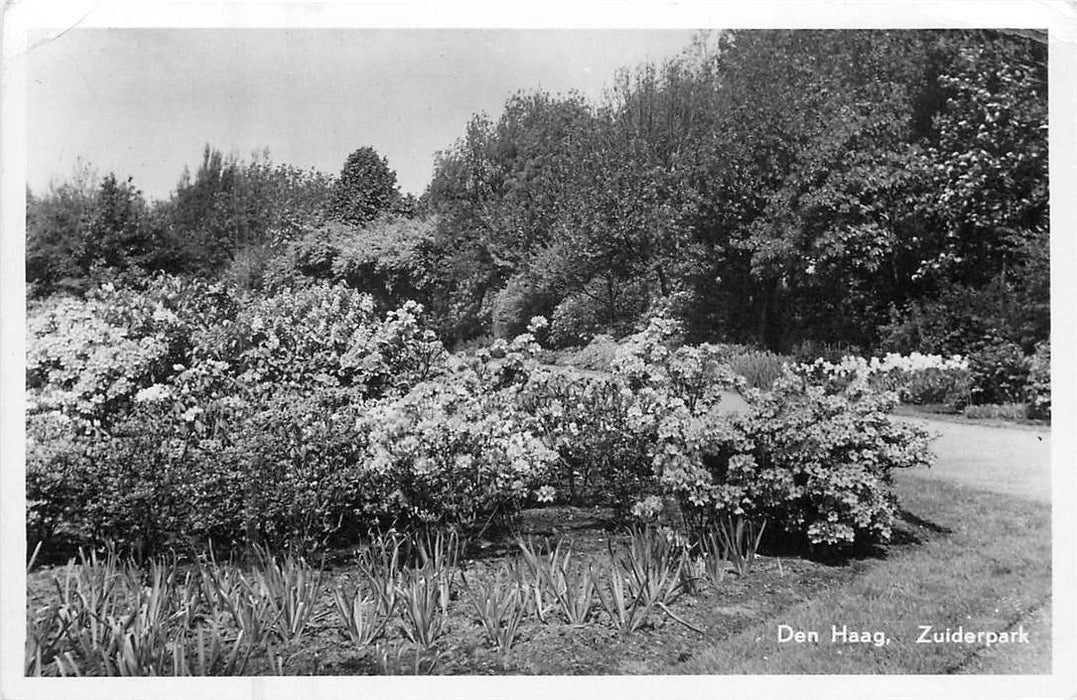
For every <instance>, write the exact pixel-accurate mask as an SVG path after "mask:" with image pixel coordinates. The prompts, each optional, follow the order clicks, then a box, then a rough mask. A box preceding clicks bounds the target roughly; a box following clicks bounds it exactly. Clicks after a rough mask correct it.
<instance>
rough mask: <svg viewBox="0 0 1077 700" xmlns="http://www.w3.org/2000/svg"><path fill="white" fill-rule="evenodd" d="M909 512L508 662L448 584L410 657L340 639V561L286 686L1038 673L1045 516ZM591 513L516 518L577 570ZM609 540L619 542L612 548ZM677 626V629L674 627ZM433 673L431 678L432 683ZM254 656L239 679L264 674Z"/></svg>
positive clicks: (922, 484) (936, 498)
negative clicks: (863, 548)
mask: <svg viewBox="0 0 1077 700" xmlns="http://www.w3.org/2000/svg"><path fill="white" fill-rule="evenodd" d="M899 477H900V481H899V484H898V487H899V492H900V494H901V496H902V500H903V505H904V507H905V515H904V518H903V521H902V522H901V523H900V526H899V527H898V529H897V531H896V533H895V541H894V543H893V544H891V545H889V546H887V547H885V548H881V549H880V550H879V551H878V552H876V553H875V554H874V555H872V556H870V557H865V558H860V559H852V560H846V561H841V562H819V561H811V560H807V559H803V558H784V557H783V558H776V557H764V558H762V559H760V560H758V561H757V562H756V567H755V569H753V570H752V571H751V572H750V573H749V574H748V575H747V576H746V577H744V578H738V577H737V576H736V575H734V574H732V573H730V574H728V575H727V576H726V577H725V579H724V580H723V581H722V582H720V583H719V584H718V585H717V586H713V587H708V588H706V589H704V590H703V591H702V592H700V593H699V594H698V595H694V596H688V595H682V596H680V597H679V598H677V599H676V600H675V601H673V602H672V603H671V604H670V605H669V607H668V610H669V612H668V613H667V612H665V611H660V610H658V609H654V610H652V611H651V614H650V617H649V618H648V623H647V624H645V625H644V626H643V627H642V628H641V629H639V630H637V631H635V632H633V633H629V634H623V635H622V634H621V633H619V632H618V631H617V630H616V629H615V628H614V626H613V625H612V624H611V623H610V620H609V619H608V617H607V616H606V614H605V613H604V612H599V610H600V608H599V606H598V605H597V601H595V605H594V608H593V612H592V614H591V617H590V619H589V620H588V621H587V622H586V623H585V624H581V625H576V626H574V625H569V624H567V623H566V622H564V621H563V620H558V619H556V618H557V616H556V615H551V616H550V617H551V621H550V622H547V623H543V622H541V621H539V620H538V619H534V618H528V619H525V620H524V621H523V623H522V624H521V626H520V633H519V638H518V640H517V641H516V643H515V644H514V645H513V647H512V648H511V649H510V650H509V651H508V652H506V653H502V652H499V651H495V650H494V649H493V648H491V645H490V643H489V642H488V641H486V639H485V637H484V634H483V628H482V626H481V625H480V624H479V622H478V621H477V618H476V615H475V613H474V611H473V609H472V608H471V606H470V604H469V602H468V599H467V596H466V594H465V592H464V590H463V586H462V580H463V579H462V578H460V577H458V578H457V579H456V585H455V588H454V595H453V600H452V602H451V604H450V606H449V614H448V617H447V619H446V621H445V625H444V633H443V634H441V636H440V637H439V638H438V639H437V641H436V642H435V644H434V646H433V650H432V651H430V652H424V653H422V654H419V653H417V652H416V651H415V650H414V648H413V647H412V646H411V644H410V643H409V642H407V641H406V640H405V639H404V638H403V636H402V634H401V632H400V630H399V629H398V624H394V625H390V631H389V633H388V635H387V638H386V639H383V640H382V641H381V643H380V645H381V648H380V649H379V648H378V646H377V645H368V646H364V647H356V646H354V645H353V644H352V643H351V642H349V641H347V640H346V639H345V637H344V635H343V634H342V630H341V623H340V621H339V619H338V618H337V617H336V614H335V612H334V611H333V610H332V601H331V596H330V590H331V589H332V588H333V587H335V586H336V585H337V584H340V583H344V582H347V581H354V580H356V579H357V572H356V571H355V569H354V567H351V566H349V565H348V564H347V558H346V557H345V558H344V559H343V560H341V561H340V562H339V563H337V564H335V565H332V566H331V567H330V568H329V570H328V571H327V574H328V576H327V579H326V583H325V584H324V585H323V590H322V595H321V598H320V600H319V603H318V605H317V606H316V609H317V613H316V615H315V618H314V620H313V621H312V624H311V626H310V627H309V629H308V631H307V632H305V633H304V635H303V637H302V638H300V639H298V640H296V641H295V642H293V643H292V644H291V645H290V647H288V649H287V650H286V652H287V653H286V654H285V658H286V663H285V673H288V674H297V675H305V674H333V675H352V674H369V673H385V672H392V673H413V672H415V671H416V663H418V670H419V671H420V672H428V671H432V672H434V673H447V674H668V673H691V674H788V673H795V674H803V673H808V674H810V673H846V674H875V673H886V674H939V673H963V672H965V673H1049V672H1050V649H1051V629H1050V614H1049V611H1050V596H1051V576H1050V574H1051V558H1050V557H1051V541H1050V540H1051V535H1050V507H1049V506H1048V505H1046V504H1043V503H1037V502H1033V501H1026V500H1022V499H1017V498H1012V497H1005V496H1000V495H997V494H991V493H986V492H983V491H977V490H972V489H969V488H967V487H962V486H957V485H951V484H947V483H944V482H938V481H930V480H927V479H923V478H919V477H917V476H915V475H908V474H901V475H899ZM603 515H604V513H603V512H602V511H600V510H596V509H575V508H567V507H562V508H547V509H542V510H538V511H531V512H529V513H527V514H526V518H525V520H524V527H525V528H526V529H527V530H529V531H531V532H532V533H533V534H535V535H538V536H542V535H553V536H562V535H564V536H566V537H568V538H570V540H571V541H572V544H573V549H574V551H576V552H577V553H578V555H579V559H581V560H592V561H597V562H601V560H602V559H604V558H605V557H606V551H607V538H609V537H611V534H610V531H609V530H608V529H607V527H608V522H607V521H605V520H604V519H603V517H602V516H603ZM612 536H613V537H615V538H616V537H617V536H615V535H612ZM469 556H471V558H470V559H468V560H466V561H464V562H462V565H463V569H464V576H465V577H466V578H467V579H468V580H470V581H472V582H475V581H479V580H482V579H484V578H486V577H488V576H489V575H490V572H491V571H492V570H493V569H494V567H496V566H498V565H500V564H501V563H502V562H503V561H505V560H506V559H509V558H514V557H515V556H516V552H515V551H514V548H513V547H512V546H510V545H509V544H507V543H493V542H491V543H486V546H485V547H483V546H477V547H473V548H472V552H471V554H470V555H469ZM48 573H49V569H41V570H39V571H37V572H34V573H33V574H32V575H31V576H30V581H29V583H30V595H31V600H32V602H33V604H39V603H40V602H41V601H42V600H44V599H45V598H47V597H48V596H49V588H48V585H46V584H47V581H46V579H47V578H48ZM675 618H676V619H675ZM779 625H788V626H789V627H790V628H791V629H794V630H801V631H805V632H806V631H816V632H817V633H818V635H819V639H820V641H819V642H818V643H793V642H789V643H779V641H778V631H779ZM832 625H837V626H838V628H839V629H840V628H842V627H843V626H846V628H847V629H848V630H849V631H855V632H857V633H863V632H867V633H875V632H881V633H883V634H884V635H885V636H886V637H887V638H888V639H889V643H888V644H884V645H882V646H875V645H874V644H872V643H832V641H831V632H832V629H831V628H832ZM920 625H932V626H933V627H934V628H935V629H936V630H940V631H941V630H944V629H945V628H947V627H949V628H951V629H956V628H957V627H958V626H961V627H962V628H963V630H964V631H973V632H979V631H984V632H988V631H994V632H1003V631H1017V630H1020V629H1022V627H1023V629H1024V630H1025V631H1027V633H1028V636H1029V644H1027V645H1026V644H1007V645H996V646H994V647H992V648H991V649H989V650H988V649H985V648H984V645H983V644H945V643H944V644H916V643H914V642H915V640H916V638H917V636H918V634H919V626H920ZM431 666H432V668H431ZM268 672H269V667H268V663H266V661H265V659H264V658H260V657H259V656H258V654H255V656H254V657H253V658H252V660H251V663H250V665H249V666H248V668H247V670H246V673H247V674H260V673H268Z"/></svg>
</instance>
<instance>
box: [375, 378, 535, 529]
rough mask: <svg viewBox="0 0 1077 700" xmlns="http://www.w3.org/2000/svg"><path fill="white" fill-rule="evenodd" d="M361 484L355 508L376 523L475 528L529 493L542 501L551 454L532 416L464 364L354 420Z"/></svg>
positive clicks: (513, 509)
mask: <svg viewBox="0 0 1077 700" xmlns="http://www.w3.org/2000/svg"><path fill="white" fill-rule="evenodd" d="M356 431H357V433H358V434H359V435H360V436H361V439H362V442H363V443H364V444H365V448H364V452H363V454H362V455H361V456H360V460H361V462H362V464H363V472H364V474H365V477H366V483H367V484H368V485H369V487H368V489H363V490H361V491H360V494H359V495H360V496H361V497H362V499H363V503H362V504H361V506H360V508H361V510H362V512H363V513H364V515H365V516H366V517H368V518H369V519H372V520H375V521H378V522H380V523H381V524H383V525H384V524H393V525H399V524H401V523H404V524H415V523H418V524H424V525H426V524H434V523H437V524H449V523H451V524H456V525H459V526H461V527H462V528H464V529H465V530H472V531H476V530H477V531H483V530H485V529H486V528H487V527H489V526H490V525H491V524H496V523H497V522H498V521H503V520H506V519H510V518H512V517H513V516H514V515H515V514H516V513H517V512H518V510H519V509H520V507H522V506H523V504H524V503H526V502H528V501H529V500H532V499H538V498H541V499H542V500H550V499H552V497H553V495H554V494H553V490H552V487H551V485H550V483H549V479H550V477H551V475H552V465H553V462H554V460H555V459H556V455H555V454H554V453H553V452H552V451H551V450H550V449H549V448H548V447H547V446H546V445H545V443H544V442H543V441H542V440H541V439H540V437H539V435H538V432H537V426H536V425H535V420H534V419H533V418H532V417H531V416H528V415H526V414H524V413H522V412H520V411H518V410H517V409H516V408H515V406H514V405H513V403H512V401H511V399H510V398H509V397H508V396H507V395H505V394H503V393H496V392H495V393H487V392H485V391H484V390H483V385H482V383H481V382H480V381H479V380H478V378H477V377H476V376H475V375H474V374H472V373H471V372H469V371H468V370H466V369H462V370H461V371H460V372H459V373H457V374H456V375H454V376H452V377H451V378H449V379H447V380H445V381H435V382H425V383H421V384H418V385H416V386H415V387H414V388H413V389H412V390H411V391H410V392H408V393H407V394H405V395H404V396H402V397H400V398H396V399H387V400H383V401H379V402H376V403H374V404H372V405H370V406H369V408H368V410H366V411H365V412H364V413H363V414H362V415H361V416H359V417H358V418H357V420H356Z"/></svg>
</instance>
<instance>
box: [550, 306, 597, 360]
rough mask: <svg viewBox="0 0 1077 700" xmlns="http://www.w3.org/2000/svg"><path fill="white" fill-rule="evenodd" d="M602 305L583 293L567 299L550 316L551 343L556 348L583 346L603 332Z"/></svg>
mask: <svg viewBox="0 0 1077 700" xmlns="http://www.w3.org/2000/svg"><path fill="white" fill-rule="evenodd" d="M603 313H604V312H603V308H602V305H601V304H599V303H598V302H597V301H595V300H594V299H593V298H591V296H589V295H587V294H583V293H577V294H572V295H569V296H568V297H566V298H565V299H563V300H562V301H561V303H559V304H558V305H557V306H556V308H554V310H553V313H552V314H551V316H550V343H551V344H552V345H553V346H554V347H564V346H566V345H582V344H584V343H587V342H590V340H591V338H593V337H594V336H595V335H596V334H598V333H600V332H602V330H603V329H602V320H603Z"/></svg>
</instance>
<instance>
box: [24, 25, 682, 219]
mask: <svg viewBox="0 0 1077 700" xmlns="http://www.w3.org/2000/svg"><path fill="white" fill-rule="evenodd" d="M692 34H693V32H692V31H690V30H536V29H529V30H474V29H471V30H467V29H457V30H445V29H302V30H297V29H290V30H289V29H73V30H71V31H69V32H67V33H65V34H63V35H61V36H59V37H58V38H55V39H52V40H50V41H44V42H41V43H40V44H38V45H37V46H35V47H34V48H33V49H31V52H30V54H29V61H28V71H27V93H26V94H27V110H28V112H27V130H28V133H27V142H28V143H27V145H28V149H29V150H28V161H27V168H28V173H27V177H28V181H29V185H30V187H31V189H32V190H33V191H34V192H41V191H44V190H45V188H46V187H47V186H48V184H49V182H50V180H51V179H53V178H59V179H65V178H67V177H70V176H71V174H72V173H73V172H74V169H75V165H76V162H77V160H78V159H80V158H81V159H82V160H83V161H85V162H88V163H89V164H90V165H91V166H93V168H94V169H95V170H96V171H97V172H98V173H99V174H101V175H104V174H106V173H108V172H110V171H112V172H115V173H116V174H117V176H119V177H121V178H126V177H128V176H130V177H132V178H134V184H135V185H136V186H138V187H139V188H140V189H141V190H142V191H143V192H144V193H145V194H146V196H147V197H148V198H150V199H161V198H167V197H168V196H169V194H170V192H171V191H172V190H174V189H175V186H176V183H177V182H178V181H179V179H180V176H181V174H182V172H183V169H184V166H188V167H189V168H190V169H191V171H192V172H193V171H194V170H196V169H197V167H198V164H199V162H200V160H201V153H202V149H203V147H204V145H205V144H207V143H209V144H210V145H212V146H213V147H215V148H218V149H220V150H222V151H224V152H226V153H235V154H236V155H238V156H240V157H243V158H248V157H249V156H250V154H251V153H252V152H253V151H256V150H257V151H261V150H262V149H263V148H268V149H269V153H270V158H271V159H272V160H273V162H276V163H288V164H290V165H293V166H296V167H300V168H304V169H305V168H310V167H313V168H316V169H318V170H321V171H323V172H326V173H338V172H339V171H340V168H341V166H342V165H343V163H344V159H345V158H346V157H347V155H348V154H349V153H350V152H352V151H353V150H355V149H356V148H359V147H361V146H372V147H373V148H374V149H375V150H376V151H378V152H379V153H380V154H382V155H383V156H385V157H386V158H388V160H389V166H390V167H391V168H392V169H393V170H395V171H396V173H397V177H398V182H399V184H400V186H401V189H402V190H403V191H405V192H412V193H414V194H416V195H418V194H421V193H422V191H423V189H425V187H426V185H427V183H428V182H429V181H430V177H431V174H432V171H433V163H434V154H435V152H436V151H438V150H443V149H445V148H447V147H449V146H450V145H451V144H452V143H453V142H454V141H455V140H456V139H457V138H459V137H460V136H462V135H463V134H464V129H465V126H466V124H467V122H468V120H469V119H470V118H471V116H472V115H473V114H476V113H478V112H485V113H487V114H488V115H490V116H491V117H494V118H496V116H497V115H498V114H500V111H501V108H502V106H503V105H504V103H505V100H506V99H507V98H508V97H509V96H511V95H512V94H513V93H514V92H516V91H518V90H532V89H538V88H541V89H544V90H547V91H549V92H551V93H567V92H568V91H570V90H577V91H579V92H581V93H583V94H584V95H586V96H588V97H589V98H591V99H595V100H597V99H600V98H601V96H602V93H603V90H604V89H605V88H607V87H609V86H610V84H611V82H612V79H613V76H614V73H615V71H616V70H617V69H618V68H620V67H635V66H638V65H640V64H641V63H643V62H645V61H647V60H658V61H661V60H662V59H664V58H666V57H671V56H674V55H676V54H677V53H678V52H679V51H680V50H681V49H683V48H685V47H686V46H687V45H688V43H689V42H690V40H691V37H692Z"/></svg>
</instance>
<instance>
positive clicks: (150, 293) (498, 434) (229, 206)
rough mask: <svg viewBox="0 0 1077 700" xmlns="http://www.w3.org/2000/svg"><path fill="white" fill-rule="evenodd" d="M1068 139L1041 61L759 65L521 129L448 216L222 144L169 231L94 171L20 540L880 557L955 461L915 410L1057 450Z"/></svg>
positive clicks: (488, 153) (46, 361) (487, 155)
mask: <svg viewBox="0 0 1077 700" xmlns="http://www.w3.org/2000/svg"><path fill="white" fill-rule="evenodd" d="M1046 105H1047V102H1046V51H1045V48H1044V44H1043V42H1042V41H1040V40H1039V38H1038V37H1037V36H1036V35H1034V34H1029V33H1012V32H1011V33H1007V32H1000V31H965V30H960V31H955V30H947V31H880V30H870V31H859V30H857V31H840V32H837V31H739V30H738V31H732V32H722V33H719V34H708V33H703V34H700V35H699V36H698V38H697V39H696V41H695V42H693V44H692V45H691V46H690V47H688V48H686V49H685V51H684V52H683V53H682V54H681V55H679V56H677V57H676V58H674V59H671V60H669V61H667V62H665V63H664V64H662V65H646V66H643V67H640V68H638V69H636V70H635V71H623V72H621V73H620V74H618V76H617V77H616V79H615V81H614V83H613V86H612V89H611V90H610V92H609V95H608V97H607V98H605V99H604V100H603V101H600V102H597V103H592V102H589V101H588V100H586V99H584V98H583V97H581V96H579V95H568V96H551V95H548V94H545V93H541V92H538V93H520V94H517V95H515V96H513V97H512V98H511V99H509V100H508V102H507V103H506V105H505V108H504V110H503V112H502V113H501V114H500V115H498V116H497V117H496V118H488V117H486V116H483V115H478V116H476V117H475V118H474V119H472V120H471V122H470V123H469V124H468V125H467V128H466V132H465V134H464V135H463V137H462V138H461V139H460V140H459V141H457V142H456V143H455V144H452V145H451V146H450V147H449V148H447V149H446V150H445V151H443V152H442V153H440V154H439V155H438V157H437V160H436V164H435V168H434V173H433V178H432V181H431V183H430V185H429V187H428V188H427V190H426V192H425V193H424V195H423V197H422V198H421V200H419V201H414V200H413V199H412V198H411V197H410V195H404V194H402V193H401V192H400V191H399V189H398V188H397V184H396V175H395V173H393V171H392V170H391V169H390V168H389V165H388V162H387V161H386V160H385V159H384V158H383V157H382V156H380V155H379V154H378V153H377V152H375V151H374V150H373V149H372V148H370V147H361V148H358V149H356V150H355V151H353V152H352V153H351V154H350V155H349V156H348V157H347V158H346V160H345V162H344V165H343V168H342V171H341V173H340V175H339V176H338V177H329V176H325V175H323V174H321V173H317V172H313V171H300V170H297V169H295V168H292V167H290V166H286V165H275V164H273V163H271V162H270V161H269V158H268V155H267V154H258V155H255V156H253V157H252V159H251V160H250V161H241V160H239V159H238V158H236V157H234V156H225V155H223V154H222V153H220V152H219V151H216V150H214V149H212V148H210V147H208V146H207V148H206V150H205V152H204V153H203V157H202V161H201V164H200V166H199V167H198V169H197V170H196V172H195V174H194V175H193V176H192V175H190V174H189V173H185V174H184V176H183V178H182V179H181V180H180V182H179V183H178V185H177V188H176V191H175V192H174V193H173V194H172V196H171V197H170V198H168V199H167V200H164V201H156V202H147V201H146V200H145V199H144V198H143V196H142V194H141V193H140V192H139V191H138V189H137V188H136V187H135V186H134V184H133V183H132V182H131V181H130V180H128V181H123V180H122V179H121V178H118V177H116V176H115V175H113V174H110V175H108V176H106V177H104V178H99V177H97V176H96V175H95V174H94V173H93V172H92V171H91V170H89V169H88V168H85V167H84V168H82V169H81V170H80V171H79V172H77V173H76V176H75V177H74V178H73V179H72V180H71V181H69V182H65V183H59V182H58V183H55V184H54V185H53V186H52V187H51V188H50V189H49V190H48V191H47V192H44V193H38V194H34V193H29V192H28V197H27V260H26V262H27V275H28V281H29V290H28V291H29V295H28V296H29V297H30V301H29V305H28V331H29V339H30V340H29V346H28V350H27V387H28V391H29V399H30V402H29V407H28V413H27V430H28V437H29V446H28V447H29V449H28V464H27V472H28V474H27V477H28V478H27V485H28V496H29V514H28V517H29V523H30V525H31V526H33V527H34V528H36V529H38V530H39V531H40V533H41V534H42V535H45V536H48V535H49V534H50V533H52V532H54V531H56V530H57V529H59V530H63V531H66V532H67V533H68V534H71V535H74V536H79V537H89V538H116V539H120V540H122V541H125V542H126V543H128V544H129V545H131V546H134V547H144V548H148V549H154V548H158V547H161V546H168V545H178V546H187V545H193V546H200V545H201V544H202V543H205V542H206V541H207V540H214V541H216V542H219V543H221V544H237V543H243V542H252V541H257V540H265V541H269V542H272V543H274V544H280V543H284V542H289V541H302V542H306V543H314V544H317V543H324V542H327V541H331V540H334V539H341V538H347V537H350V536H352V535H354V534H356V533H358V532H362V531H365V530H366V529H369V528H385V527H391V526H394V525H395V526H400V527H411V526H419V525H433V524H437V525H453V526H458V527H462V528H464V529H468V530H473V531H482V530H485V529H487V528H490V527H499V526H502V525H504V524H506V523H511V522H512V520H513V518H514V517H515V514H516V513H517V512H518V511H519V509H520V508H521V507H523V506H524V505H526V504H527V503H534V502H538V501H539V500H540V499H541V500H549V499H550V498H569V499H577V500H578V499H583V500H586V501H592V502H593V501H596V500H601V501H605V502H607V503H609V504H612V505H614V506H615V507H616V508H617V510H618V512H619V513H620V514H621V515H622V516H623V517H626V518H627V517H643V518H648V517H659V518H662V519H665V520H669V521H673V522H678V521H679V522H680V523H681V524H682V525H685V526H689V527H690V528H691V527H695V528H706V527H708V523H712V524H713V523H714V522H717V521H718V520H721V519H722V518H729V517H734V516H735V517H744V518H749V519H751V520H753V521H758V522H762V521H763V520H766V521H767V522H770V523H772V524H773V525H774V526H777V527H771V530H772V531H775V530H784V531H786V532H788V533H789V534H790V535H792V536H795V537H799V538H802V539H806V540H807V541H810V542H812V543H815V544H819V545H837V544H849V543H855V542H859V541H870V540H875V539H881V538H885V537H886V536H887V535H888V532H889V523H890V522H891V520H892V518H893V515H894V512H895V511H894V509H895V507H896V506H895V504H894V501H893V496H892V490H891V488H890V474H891V472H892V471H893V470H894V469H896V468H903V467H909V466H916V465H921V464H924V463H925V462H926V459H927V458H926V455H925V452H924V436H923V435H921V434H919V433H917V432H916V431H913V430H911V429H907V428H903V427H900V426H895V425H893V424H891V423H890V422H889V421H887V419H886V417H885V414H886V412H887V410H888V408H889V406H890V401H891V400H892V399H893V398H898V399H900V400H902V401H905V402H910V403H932V404H935V403H942V404H949V405H950V406H952V407H953V408H955V409H960V408H961V407H962V406H964V405H965V404H968V403H972V404H1016V403H1020V404H1023V405H1025V406H1026V407H1027V413H1028V415H1029V416H1032V417H1037V418H1044V417H1049V415H1050V346H1049V328H1050V299H1049V286H1050V285H1049V268H1050V265H1049V255H1048V252H1049V236H1048V232H1047V221H1048V218H1047V217H1048V208H1047V174H1046V166H1047V158H1046V153H1047V151H1046V147H1047V144H1046V129H1045V127H1046V115H1047V109H1046ZM536 317H543V318H544V319H545V318H548V319H549V322H548V323H546V322H545V321H543V322H540V323H532V319H533V318H536ZM602 334H608V335H602ZM538 336H542V338H543V341H544V342H545V343H546V344H547V345H552V346H563V345H572V344H581V345H582V344H585V343H587V342H588V341H591V340H593V339H595V338H600V339H602V338H605V340H603V343H605V345H603V346H602V347H603V348H605V349H604V350H601V351H599V350H595V351H594V354H596V357H597V356H601V358H600V359H601V363H600V364H601V365H602V366H601V367H600V369H602V370H606V369H608V370H610V371H609V372H608V373H597V374H596V373H586V372H585V373H579V372H572V371H555V370H552V369H550V368H548V367H545V366H543V365H542V364H540V363H539V362H538V360H537V359H536V357H537V356H536V353H537V352H538V350H539V346H538V344H537V340H536V338H537V337H538ZM612 338H620V341H619V342H618V343H614V341H613V340H612ZM469 344H472V347H473V346H476V345H477V346H480V347H484V349H483V350H482V351H480V352H479V353H478V354H474V353H472V354H467V353H464V352H462V351H463V350H464V349H465V348H467V347H468V346H469ZM594 347H598V346H594ZM450 350H453V351H457V354H456V355H451V354H450V352H449V351H450ZM873 356H874V357H875V359H866V358H871V357H873ZM955 356H956V357H955ZM816 359H819V360H820V362H814V361H815V360H816ZM787 366H788V367H789V369H788V370H787ZM749 386H750V387H753V388H756V389H761V390H763V391H762V392H761V393H749V394H748V395H749V396H750V397H752V398H751V410H750V411H749V413H748V414H747V415H745V416H743V417H732V416H730V415H728V412H725V411H723V410H721V406H720V397H721V392H722V390H726V389H731V388H739V389H743V390H745V391H747V387H749ZM890 392H893V395H892V396H891V394H890Z"/></svg>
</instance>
